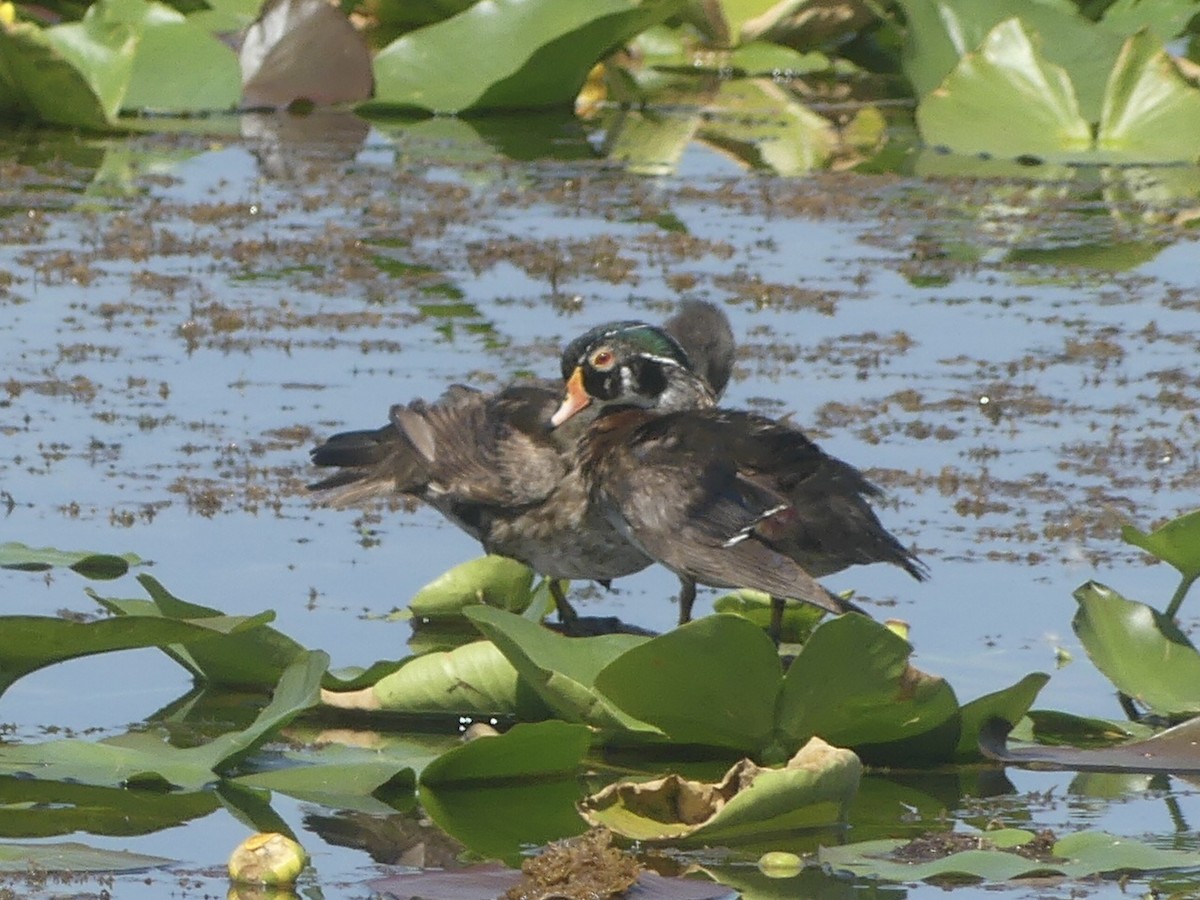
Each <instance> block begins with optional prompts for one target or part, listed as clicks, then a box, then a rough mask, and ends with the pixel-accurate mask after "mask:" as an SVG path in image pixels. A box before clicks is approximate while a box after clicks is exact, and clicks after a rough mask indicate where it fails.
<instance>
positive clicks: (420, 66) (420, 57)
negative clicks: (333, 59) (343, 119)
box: [369, 0, 682, 113]
mask: <svg viewBox="0 0 1200 900" xmlns="http://www.w3.org/2000/svg"><path fill="white" fill-rule="evenodd" d="M681 6H682V2H681V0H641V2H638V0H593V2H591V3H563V2H561V0H480V2H478V3H476V4H474V5H473V6H471V7H470V9H467V10H466V11H464V12H462V13H460V14H459V15H456V16H453V17H452V18H449V19H446V20H445V21H442V22H438V23H437V24H434V25H430V26H428V27H426V28H420V29H418V30H416V31H412V32H410V33H408V34H406V35H404V36H403V37H401V38H399V39H397V40H396V41H393V42H392V43H391V44H389V45H388V46H387V47H385V48H384V49H383V50H381V51H380V52H379V53H378V54H377V55H376V57H375V64H374V68H375V100H374V101H372V102H371V103H370V104H369V106H371V107H375V106H378V105H382V106H395V107H401V108H408V109H420V110H427V111H429V112H438V113H451V112H465V111H467V110H482V109H531V108H537V107H545V106H563V105H568V104H570V103H571V102H572V101H573V100H574V99H575V96H576V94H578V93H579V89H580V87H582V85H583V82H584V79H585V78H586V77H587V73H588V71H589V70H590V69H591V68H592V66H593V65H594V64H595V63H596V61H597V60H598V59H600V57H601V56H603V55H604V54H605V53H607V52H608V51H609V50H611V49H612V48H613V47H616V46H619V45H620V44H621V43H622V42H623V41H624V40H626V39H627V38H629V37H631V36H633V35H635V34H637V33H638V32H639V31H641V30H643V29H644V28H647V27H649V26H650V25H653V24H655V23H657V22H661V21H663V20H664V19H666V18H667V17H668V16H670V15H672V14H673V13H675V12H677V11H678V10H679V9H680V7H681ZM480 47H486V48H487V52H486V53H481V52H479V48H480ZM549 73H553V75H549Z"/></svg>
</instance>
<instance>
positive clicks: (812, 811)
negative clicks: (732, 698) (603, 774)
mask: <svg viewBox="0 0 1200 900" xmlns="http://www.w3.org/2000/svg"><path fill="white" fill-rule="evenodd" d="M861 775H862V763H860V762H859V760H858V757H857V756H855V755H854V754H853V753H851V752H850V751H849V750H841V749H839V748H836V747H831V746H829V745H828V744H827V743H825V742H824V741H822V740H821V739H820V738H813V739H812V740H811V741H809V742H808V743H807V744H806V745H805V746H804V747H803V748H801V750H800V751H799V752H798V753H797V754H796V755H795V756H793V757H792V758H791V759H790V760H788V762H787V764H786V765H784V766H783V767H781V768H763V767H761V766H757V765H755V764H754V763H752V762H750V760H747V759H744V760H742V761H741V762H739V763H737V764H736V765H735V766H733V768H731V769H730V770H729V771H728V772H726V773H725V777H724V778H722V779H721V780H720V781H719V782H716V783H712V784H709V783H703V782H698V781H690V780H687V779H684V778H681V777H679V776H678V775H668V776H667V777H666V778H661V779H657V780H655V781H650V782H641V783H639V782H632V781H628V782H617V783H615V784H611V785H609V786H608V787H606V788H604V789H602V790H601V791H599V792H598V793H596V794H593V795H592V796H590V797H587V798H585V799H584V800H583V801H582V802H581V803H580V811H581V812H582V814H583V817H584V818H585V819H587V820H588V822H590V823H591V824H593V825H603V826H604V827H606V828H609V829H611V830H612V831H615V832H616V833H618V834H620V835H623V836H624V837H627V838H631V839H633V840H638V841H655V840H669V841H672V842H693V843H694V842H704V843H713V842H721V841H728V840H731V839H745V838H747V837H751V836H753V835H756V834H771V833H777V832H783V831H791V830H793V829H796V828H811V827H815V826H818V825H830V824H834V823H836V822H839V821H842V820H843V819H844V818H845V813H846V809H847V807H848V806H849V805H850V802H851V801H852V800H853V799H854V795H855V792H856V791H857V790H858V782H859V779H860V777H861Z"/></svg>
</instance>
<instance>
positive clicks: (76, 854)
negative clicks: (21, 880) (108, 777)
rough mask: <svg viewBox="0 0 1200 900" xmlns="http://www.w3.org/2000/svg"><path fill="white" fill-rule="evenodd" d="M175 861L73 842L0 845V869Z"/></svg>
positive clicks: (128, 866) (123, 866) (85, 868)
mask: <svg viewBox="0 0 1200 900" xmlns="http://www.w3.org/2000/svg"><path fill="white" fill-rule="evenodd" d="M175 862H176V860H173V859H167V858H166V857H162V856H147V855H146V854H144V853H130V852H129V851H127V850H102V849H100V848H99V847H89V846H88V845H87V844H79V843H75V842H73V841H72V842H59V843H54V844H0V872H28V871H29V870H30V869H35V870H38V871H42V872H70V873H72V874H77V873H81V872H136V871H139V870H141V869H156V868H158V867H160V866H169V865H172V864H174V863H175Z"/></svg>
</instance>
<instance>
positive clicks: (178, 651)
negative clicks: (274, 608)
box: [88, 575, 305, 689]
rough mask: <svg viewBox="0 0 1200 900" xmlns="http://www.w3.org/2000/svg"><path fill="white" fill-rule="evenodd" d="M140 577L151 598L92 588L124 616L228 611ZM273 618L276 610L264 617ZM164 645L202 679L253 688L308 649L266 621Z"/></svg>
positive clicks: (206, 616)
mask: <svg viewBox="0 0 1200 900" xmlns="http://www.w3.org/2000/svg"><path fill="white" fill-rule="evenodd" d="M137 580H138V584H140V585H141V586H142V588H143V589H145V591H146V593H147V594H149V595H150V600H149V601H146V600H136V599H132V600H121V599H117V598H113V597H101V596H99V595H98V594H97V593H95V592H94V591H89V592H88V593H89V595H90V596H91V597H92V599H93V600H95V601H96V602H97V603H99V604H100V605H101V606H103V607H104V608H105V609H107V610H109V611H110V612H113V613H116V614H117V615H118V616H122V617H129V618H134V617H136V618H139V619H144V618H150V617H160V618H162V619H163V621H194V622H207V621H210V620H212V621H220V620H222V619H223V618H224V617H225V616H224V613H222V612H221V611H220V610H217V609H213V608H211V607H208V606H202V605H200V604H198V603H189V602H188V601H186V600H181V599H180V598H178V597H176V596H174V595H173V594H172V593H171V592H170V591H168V590H167V589H166V588H165V587H163V586H162V584H161V583H160V582H159V581H158V579H156V578H153V577H151V576H150V575H139V576H138V579H137ZM273 618H274V614H273V613H272V614H270V617H269V618H268V619H264V620H263V621H264V623H265V622H266V621H269V620H270V619H273ZM118 621H120V620H119V619H118ZM162 649H163V651H164V652H165V653H166V654H167V655H168V656H170V657H171V658H172V659H174V660H175V661H176V662H177V663H179V664H180V665H181V666H183V667H184V668H185V669H187V670H188V671H189V672H191V673H192V676H193V677H194V678H195V679H196V680H197V681H199V682H201V683H203V684H213V685H224V686H227V687H240V688H248V689H256V688H270V687H272V686H274V684H275V683H276V682H277V681H279V677H280V676H281V675H282V674H283V671H284V670H285V669H286V668H287V667H288V666H290V665H291V664H292V662H294V661H295V659H296V658H297V657H298V656H299V655H300V654H302V653H304V652H305V648H304V647H303V646H301V645H300V644H298V643H296V642H295V641H294V640H292V639H291V638H290V637H288V636H287V635H285V634H283V633H282V632H280V631H277V630H276V629H274V628H271V627H269V626H267V625H265V624H263V625H262V627H260V628H254V629H243V630H241V631H240V632H239V633H236V634H231V635H229V637H228V638H227V639H225V640H223V641H219V642H212V643H210V644H208V645H207V646H184V645H182V644H175V645H170V644H166V645H163V646H162Z"/></svg>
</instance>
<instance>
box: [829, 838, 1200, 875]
mask: <svg viewBox="0 0 1200 900" xmlns="http://www.w3.org/2000/svg"><path fill="white" fill-rule="evenodd" d="M1034 837H1035V835H1034V833H1033V832H1031V831H1023V830H1020V829H1014V828H1009V829H1003V830H1000V831H987V832H980V833H979V834H978V840H979V841H980V842H981V843H986V844H988V845H991V846H992V847H994V848H995V849H979V850H963V851H960V852H958V853H952V854H950V855H949V856H945V857H942V858H940V859H934V860H930V861H928V862H910V861H906V860H904V859H903V858H898V857H897V856H896V855H895V852H896V851H897V850H898V849H900V848H901V847H903V846H905V845H906V844H907V843H908V842H907V841H904V840H882V841H865V842H863V843H859V844H847V845H845V846H842V847H822V848H821V850H820V853H819V855H818V858H819V859H820V861H821V863H822V865H827V866H829V867H830V868H832V869H834V870H835V871H839V872H847V873H850V874H852V875H856V876H860V877H874V878H880V879H882V880H884V881H922V880H924V879H927V878H935V877H948V876H957V877H960V878H961V877H966V878H978V879H982V880H984V881H1006V880H1008V879H1010V878H1020V877H1023V876H1027V875H1033V874H1035V873H1046V874H1052V873H1058V874H1061V875H1066V876H1067V877H1069V878H1086V877H1088V876H1090V875H1098V874H1100V873H1104V872H1114V873H1115V872H1140V871H1152V870H1159V869H1176V868H1185V867H1188V868H1190V867H1194V866H1197V865H1200V853H1196V852H1193V851H1186V850H1163V849H1160V848H1158V847H1151V846H1149V845H1147V844H1142V843H1139V842H1138V841H1135V840H1133V839H1131V838H1125V837H1117V836H1116V835H1112V834H1106V833H1105V832H1102V831H1080V832H1077V833H1075V834H1070V835H1067V836H1066V837H1064V838H1062V839H1061V840H1059V841H1057V842H1056V843H1055V844H1054V847H1053V848H1052V849H1051V851H1050V852H1051V853H1052V854H1053V857H1054V858H1053V859H1048V860H1045V861H1042V860H1038V859H1029V858H1026V857H1023V856H1020V855H1018V854H1017V853H1016V852H1015V851H1016V849H1017V848H1019V847H1020V846H1021V845H1022V844H1026V843H1029V842H1030V841H1032V840H1033V839H1034Z"/></svg>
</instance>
